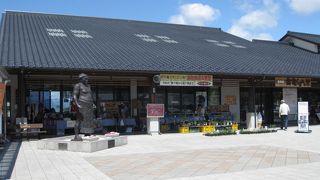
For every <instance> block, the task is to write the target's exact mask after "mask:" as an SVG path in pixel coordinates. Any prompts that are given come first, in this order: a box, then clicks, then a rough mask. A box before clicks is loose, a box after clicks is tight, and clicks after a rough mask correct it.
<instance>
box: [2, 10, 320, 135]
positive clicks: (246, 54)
mask: <svg viewBox="0 0 320 180" xmlns="http://www.w3.org/2000/svg"><path fill="white" fill-rule="evenodd" d="M319 39H320V36H319V35H310V34H304V33H294V32H288V33H287V34H286V35H285V36H284V37H283V38H282V39H281V40H280V41H279V42H274V41H259V40H254V41H252V42H251V41H247V40H245V39H242V38H239V37H236V36H234V35H231V34H229V33H226V32H224V31H222V30H221V29H219V28H208V27H198V26H185V25H173V24H163V23H153V22H141V21H131V20H118V19H106V18H97V17H80V16H68V15H57V14H41V13H28V12H12V11H7V12H5V13H3V16H2V23H1V31H0V43H1V45H0V66H2V67H4V68H5V69H6V70H7V71H8V73H9V79H10V80H11V82H10V84H8V86H7V92H9V93H8V94H9V95H8V97H10V98H7V104H8V105H9V106H8V107H7V108H6V115H7V116H8V118H9V119H10V121H11V122H12V123H13V124H14V123H16V118H20V117H26V118H27V121H28V122H35V121H41V122H42V121H44V120H43V119H41V120H38V119H36V117H37V114H38V112H39V110H40V109H43V108H44V109H45V110H46V111H47V112H48V113H49V112H50V110H51V112H58V115H57V116H55V117H53V119H55V120H57V119H62V118H67V119H68V118H71V119H72V118H73V117H72V116H73V113H72V108H71V106H72V103H71V100H72V88H73V84H75V83H76V82H77V81H78V74H79V73H81V72H84V73H87V74H88V75H89V77H90V84H91V87H92V89H93V91H94V97H95V102H96V103H97V106H98V108H97V111H96V117H98V118H102V119H110V120H111V119H117V116H118V115H117V114H118V111H119V110H118V105H119V103H121V102H122V103H125V104H126V105H127V106H128V107H129V108H128V109H129V112H128V117H131V118H133V119H134V122H131V123H132V125H134V126H135V127H138V128H137V129H142V130H143V128H144V124H145V120H146V108H145V106H146V104H147V103H151V102H153V103H163V104H165V110H166V112H167V114H168V115H177V116H183V115H188V114H193V113H194V112H195V110H196V108H197V106H198V104H201V105H202V106H204V107H205V108H206V109H207V110H209V109H210V111H212V113H213V112H214V111H219V112H220V111H221V108H222V109H223V108H225V107H224V105H225V104H226V105H227V106H228V107H227V111H229V112H230V115H231V117H232V120H234V121H237V122H239V123H245V120H246V113H248V112H260V113H261V114H263V118H264V123H265V124H270V123H274V121H276V119H277V118H278V115H277V107H278V106H279V102H280V100H281V99H282V98H284V99H287V101H288V102H289V105H290V106H291V107H292V113H293V115H294V114H296V113H297V108H296V104H297V101H298V99H300V100H307V101H309V104H310V110H311V112H312V113H311V114H310V118H311V119H313V120H312V122H314V123H316V122H319V119H318V118H317V117H316V112H318V110H319V112H320V107H319V106H320V96H319V93H318V92H319V88H320V83H319V80H320V71H319V68H320V54H319V46H320V45H319ZM159 77H160V78H162V80H161V79H160V81H159ZM186 78H187V79H189V80H190V81H189V82H186V81H184V79H186ZM164 79H166V80H167V81H166V82H164ZM203 81H205V83H203ZM199 82H201V83H199ZM210 113H211V112H210ZM292 119H294V118H292ZM110 122H111V121H110ZM111 124H113V123H111ZM129 124H130V123H129Z"/></svg>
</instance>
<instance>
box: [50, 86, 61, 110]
mask: <svg viewBox="0 0 320 180" xmlns="http://www.w3.org/2000/svg"><path fill="white" fill-rule="evenodd" d="M50 107H51V110H52V111H53V110H54V111H55V112H60V91H51V92H50Z"/></svg>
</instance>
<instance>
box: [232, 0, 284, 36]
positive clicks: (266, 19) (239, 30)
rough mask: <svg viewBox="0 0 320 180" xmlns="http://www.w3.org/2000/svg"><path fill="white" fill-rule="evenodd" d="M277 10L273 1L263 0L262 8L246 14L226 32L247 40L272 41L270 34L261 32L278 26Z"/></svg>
mask: <svg viewBox="0 0 320 180" xmlns="http://www.w3.org/2000/svg"><path fill="white" fill-rule="evenodd" d="M246 3H247V2H246ZM246 6H248V5H246ZM278 10H279V5H278V4H276V3H274V2H273V0H263V8H261V9H258V10H252V11H249V12H247V13H246V14H245V15H243V16H242V17H240V19H238V20H237V21H235V22H234V23H233V25H232V26H231V28H230V29H229V30H228V32H229V33H231V34H234V35H236V36H240V37H242V38H245V39H248V40H252V39H264V40H272V39H273V38H272V36H271V34H268V33H266V32H263V31H265V30H267V29H270V28H274V27H276V26H277V25H278Z"/></svg>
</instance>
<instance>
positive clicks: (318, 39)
mask: <svg viewBox="0 0 320 180" xmlns="http://www.w3.org/2000/svg"><path fill="white" fill-rule="evenodd" d="M287 36H291V37H296V38H299V39H302V40H305V41H309V42H312V43H316V44H319V45H320V35H317V34H307V33H301V32H293V31H288V32H287V34H286V35H285V36H284V37H282V38H281V39H280V41H281V40H283V39H284V38H286V37H287Z"/></svg>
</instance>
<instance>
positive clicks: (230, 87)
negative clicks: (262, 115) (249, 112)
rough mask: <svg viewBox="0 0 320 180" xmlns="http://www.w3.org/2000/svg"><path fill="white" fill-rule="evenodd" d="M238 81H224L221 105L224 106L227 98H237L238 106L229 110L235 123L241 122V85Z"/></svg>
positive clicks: (235, 105) (233, 106) (230, 107)
mask: <svg viewBox="0 0 320 180" xmlns="http://www.w3.org/2000/svg"><path fill="white" fill-rule="evenodd" d="M239 84H240V83H239V81H237V80H223V81H222V86H221V104H224V103H225V102H224V100H225V99H224V98H225V96H235V97H236V104H234V105H230V106H229V110H230V112H231V114H232V115H233V116H234V119H235V121H237V122H240V85H239Z"/></svg>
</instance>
